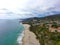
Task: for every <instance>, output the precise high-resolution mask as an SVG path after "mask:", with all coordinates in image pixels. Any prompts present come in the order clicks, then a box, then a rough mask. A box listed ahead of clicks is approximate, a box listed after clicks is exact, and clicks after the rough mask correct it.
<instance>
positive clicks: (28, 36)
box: [22, 24, 40, 45]
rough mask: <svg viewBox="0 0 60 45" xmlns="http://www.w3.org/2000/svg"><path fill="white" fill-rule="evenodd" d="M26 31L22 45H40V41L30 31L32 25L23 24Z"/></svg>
mask: <svg viewBox="0 0 60 45" xmlns="http://www.w3.org/2000/svg"><path fill="white" fill-rule="evenodd" d="M23 26H24V28H25V31H24V37H23V40H22V45H40V44H39V41H38V40H37V39H36V36H35V34H34V33H33V32H31V31H29V27H30V25H28V24H23Z"/></svg>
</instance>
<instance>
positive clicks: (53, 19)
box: [23, 14, 60, 45]
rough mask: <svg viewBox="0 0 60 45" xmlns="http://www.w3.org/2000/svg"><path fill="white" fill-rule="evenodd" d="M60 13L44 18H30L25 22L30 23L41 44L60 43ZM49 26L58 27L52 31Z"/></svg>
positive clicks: (57, 44) (54, 44) (52, 44)
mask: <svg viewBox="0 0 60 45" xmlns="http://www.w3.org/2000/svg"><path fill="white" fill-rule="evenodd" d="M59 19H60V14H58V15H53V16H47V17H43V18H36V17H35V18H29V19H27V20H25V21H24V22H23V23H27V24H30V31H31V32H33V33H34V34H35V35H36V39H37V40H38V41H39V42H40V45H60V32H58V30H57V28H58V27H60V20H59ZM49 28H53V29H56V30H55V31H54V32H51V31H50V30H49Z"/></svg>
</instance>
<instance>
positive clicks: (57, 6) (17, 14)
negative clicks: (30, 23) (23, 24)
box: [0, 0, 60, 19]
mask: <svg viewBox="0 0 60 45" xmlns="http://www.w3.org/2000/svg"><path fill="white" fill-rule="evenodd" d="M0 9H1V10H3V11H0V14H1V12H3V13H4V14H1V15H0V18H2V19H3V18H7V19H10V18H11V19H13V18H30V17H42V16H47V15H52V14H57V13H60V0H0ZM6 9H8V10H6Z"/></svg>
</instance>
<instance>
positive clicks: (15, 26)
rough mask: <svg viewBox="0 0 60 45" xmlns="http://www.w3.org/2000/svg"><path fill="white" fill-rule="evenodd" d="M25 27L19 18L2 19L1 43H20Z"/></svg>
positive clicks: (0, 24) (0, 22)
mask: <svg viewBox="0 0 60 45" xmlns="http://www.w3.org/2000/svg"><path fill="white" fill-rule="evenodd" d="M23 31H24V27H23V25H22V24H20V23H19V20H17V19H0V45H19V43H21V41H22V37H23Z"/></svg>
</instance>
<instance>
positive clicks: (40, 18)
mask: <svg viewBox="0 0 60 45" xmlns="http://www.w3.org/2000/svg"><path fill="white" fill-rule="evenodd" d="M32 20H45V21H49V20H60V14H55V15H49V16H46V17H33V18H27V19H23V21H32Z"/></svg>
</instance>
